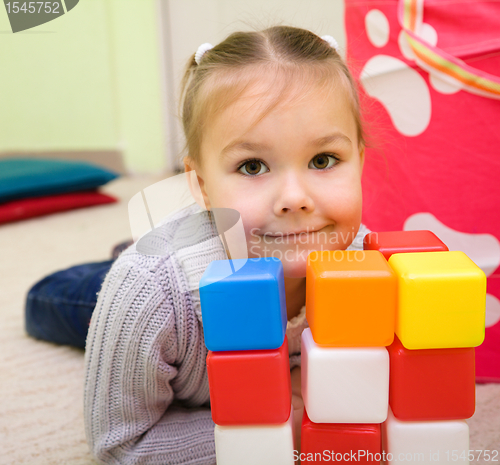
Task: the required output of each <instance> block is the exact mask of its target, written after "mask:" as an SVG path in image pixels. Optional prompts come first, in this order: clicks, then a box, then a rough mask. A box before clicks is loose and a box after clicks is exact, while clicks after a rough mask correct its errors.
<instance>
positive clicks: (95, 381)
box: [84, 26, 369, 464]
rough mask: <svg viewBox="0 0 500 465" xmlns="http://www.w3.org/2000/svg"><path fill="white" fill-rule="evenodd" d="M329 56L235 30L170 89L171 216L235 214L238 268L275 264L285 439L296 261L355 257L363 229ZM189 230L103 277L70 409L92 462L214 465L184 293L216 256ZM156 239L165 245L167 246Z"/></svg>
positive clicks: (278, 31) (358, 132)
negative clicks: (174, 246) (177, 157)
mask: <svg viewBox="0 0 500 465" xmlns="http://www.w3.org/2000/svg"><path fill="white" fill-rule="evenodd" d="M335 46H336V44H335V42H334V40H333V39H331V38H329V37H328V36H325V38H324V39H322V38H320V37H318V36H317V35H315V34H313V33H312V32H309V31H307V30H303V29H298V28H293V27H285V26H278V27H272V28H269V29H266V30H263V31H259V32H238V33H234V34H231V35H230V36H229V37H228V38H227V39H226V40H224V41H223V42H221V43H220V44H218V45H216V46H215V47H211V46H207V44H204V45H203V46H201V47H200V49H199V50H198V52H197V53H196V54H193V56H192V57H191V59H190V61H189V64H188V66H187V68H186V72H185V76H184V79H183V83H182V101H181V108H182V111H181V114H182V121H183V126H184V131H185V135H186V141H187V144H186V148H187V156H186V157H185V159H184V166H185V170H186V171H191V170H195V173H196V176H197V180H198V183H199V188H200V191H201V196H202V201H201V199H200V202H199V203H200V205H198V204H197V203H194V204H192V205H190V206H189V207H187V208H185V209H182V210H181V211H180V212H177V213H176V217H177V218H182V217H185V216H188V215H192V214H194V213H197V212H201V211H204V210H203V208H202V207H206V209H207V210H210V209H212V208H232V209H234V210H237V211H238V212H239V213H240V215H241V219H242V221H243V225H244V229H245V234H246V240H247V246H248V255H249V257H265V256H275V257H278V258H279V259H280V260H281V261H282V263H283V268H284V275H285V291H286V304H287V314H288V320H289V321H288V325H287V337H288V344H289V353H290V369H291V370H292V371H291V374H292V391H293V407H294V411H295V420H296V421H295V426H296V439H297V441H299V439H300V423H301V419H302V412H303V403H302V399H301V394H300V336H301V333H302V331H303V329H304V328H305V327H307V321H306V319H305V289H306V287H305V272H306V263H307V255H308V253H309V252H311V251H314V250H321V249H322V250H345V249H355V250H356V249H358V250H361V249H362V243H363V237H364V236H365V234H367V233H368V232H369V231H368V230H367V229H366V228H365V227H364V226H363V225H362V224H361V206H362V195H361V173H362V169H363V162H364V147H365V134H364V131H363V127H362V124H361V115H360V106H359V99H358V94H357V90H356V85H355V82H354V80H353V78H352V76H351V74H350V72H349V70H348V68H347V67H346V65H345V63H344V62H343V60H342V59H341V57H340V56H339V54H338V52H337V50H336V47H335ZM171 219H172V218H170V220H171ZM200 230H201V234H200V231H197V233H198V234H200V236H201V237H203V235H204V234H205V233H206V237H207V240H206V241H205V242H204V243H203V245H202V246H200V247H191V248H187V249H185V250H184V251H183V253H182V254H173V253H172V254H168V253H167V254H161V255H144V254H141V253H140V252H139V251H137V249H136V244H134V245H132V246H130V247H129V248H128V249H127V250H126V251H125V252H124V253H122V254H121V255H120V256H119V258H118V259H117V260H116V261H115V262H114V264H113V266H112V267H111V269H110V271H109V273H108V274H107V275H106V278H105V280H104V283H103V286H102V288H101V291H100V293H99V296H98V301H97V305H96V308H95V310H94V314H93V316H92V321H91V324H90V328H89V333H88V337H87V341H86V352H85V370H86V379H85V398H84V414H85V431H86V436H87V440H88V443H89V446H90V449H91V451H92V453H93V454H94V456H95V458H96V459H97V460H99V461H100V462H102V463H109V464H187V463H190V464H215V463H216V460H215V444H214V423H213V421H212V419H211V413H210V403H209V400H210V399H209V388H208V379H207V370H206V362H205V359H206V356H207V349H206V347H205V344H204V339H203V324H202V318H201V308H200V299H199V290H198V283H199V279H200V278H201V276H202V275H203V272H204V271H205V269H206V267H207V266H208V264H209V263H210V262H211V261H213V260H221V259H227V255H226V254H225V250H223V248H222V247H221V246H220V241H211V240H210V234H211V228H210V225H209V224H202V225H201V226H200ZM156 231H157V234H159V236H161V237H159V239H160V240H161V241H163V243H165V244H167V248H168V243H169V240H171V239H172V236H171V235H170V236H169V235H168V234H167V233H164V232H162V230H161V228H157V230H156ZM299 444H300V442H298V443H297V446H298V445H299Z"/></svg>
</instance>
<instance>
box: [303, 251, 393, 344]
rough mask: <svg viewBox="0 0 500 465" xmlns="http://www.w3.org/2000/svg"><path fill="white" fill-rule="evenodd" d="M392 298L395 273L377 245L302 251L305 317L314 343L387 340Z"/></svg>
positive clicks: (389, 330) (379, 342) (390, 334)
mask: <svg viewBox="0 0 500 465" xmlns="http://www.w3.org/2000/svg"><path fill="white" fill-rule="evenodd" d="M396 302H397V277H396V274H395V273H394V271H393V270H392V268H391V267H390V266H389V264H388V263H387V260H386V259H385V258H384V256H383V255H382V253H381V252H379V251H378V250H363V251H357V250H322V251H314V252H311V253H310V254H309V255H308V257H307V270H306V318H307V321H308V323H309V327H310V328H311V333H312V336H313V339H314V341H315V342H316V344H319V345H324V346H329V347H356V346H357V347H377V346H379V347H380V346H388V345H390V344H392V342H393V340H394V326H395V318H396Z"/></svg>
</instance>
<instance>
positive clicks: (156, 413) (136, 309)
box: [84, 253, 216, 465]
mask: <svg viewBox="0 0 500 465" xmlns="http://www.w3.org/2000/svg"><path fill="white" fill-rule="evenodd" d="M155 260H156V261H155ZM159 262H161V263H159ZM173 268H174V264H173V263H171V262H170V260H169V257H161V260H159V259H158V257H156V258H155V259H153V258H151V257H145V256H142V255H140V254H137V253H124V254H122V255H121V256H120V257H119V258H118V259H117V260H116V261H115V263H114V264H113V266H112V267H111V269H110V271H109V272H108V274H107V275H106V278H105V280H104V282H103V285H102V288H101V291H100V292H99V295H98V300H97V304H96V308H95V310H94V313H93V316H92V320H91V324H90V328H89V333H88V336H87V343H86V352H85V387H84V421H85V434H86V437H87V442H88V445H89V447H90V450H91V452H92V454H93V456H94V457H95V459H96V460H98V461H99V462H100V463H104V464H117V465H118V464H120V465H129V464H130V465H132V464H134V465H135V464H137V465H148V464H158V465H160V464H162V465H163V464H166V463H168V464H187V463H189V464H200V465H202V464H203V465H205V464H206V465H208V464H210V465H212V464H215V463H216V460H215V444H214V423H213V421H212V418H211V414H210V409H209V408H208V406H209V390H208V379H207V376H206V363H205V359H206V355H207V350H206V347H205V344H204V339H203V331H202V327H201V323H200V322H199V321H198V319H197V318H196V314H195V312H194V310H193V305H192V302H191V301H190V295H189V292H183V291H182V289H179V286H178V285H175V283H174V284H173V285H172V283H171V282H170V281H171V280H172V279H176V278H174V276H176V271H175V269H173ZM179 308H181V309H182V311H176V310H177V309H179ZM185 309H187V310H186V311H184V310H185Z"/></svg>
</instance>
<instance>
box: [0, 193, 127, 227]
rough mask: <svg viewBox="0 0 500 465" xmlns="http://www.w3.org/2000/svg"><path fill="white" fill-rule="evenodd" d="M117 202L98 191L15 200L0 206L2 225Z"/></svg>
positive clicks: (0, 222) (0, 221)
mask: <svg viewBox="0 0 500 465" xmlns="http://www.w3.org/2000/svg"><path fill="white" fill-rule="evenodd" d="M117 201H118V199H116V198H115V197H111V196H110V195H106V194H102V193H100V192H97V191H96V190H90V191H81V192H71V193H69V194H58V195H47V196H45V197H36V198H28V199H21V200H13V201H11V202H6V203H3V204H0V224H2V223H9V222H11V221H18V220H24V219H26V218H33V217H35V216H43V215H48V214H49V213H56V212H62V211H66V210H73V209H75V208H83V207H90V206H92V205H103V204H106V203H115V202H117Z"/></svg>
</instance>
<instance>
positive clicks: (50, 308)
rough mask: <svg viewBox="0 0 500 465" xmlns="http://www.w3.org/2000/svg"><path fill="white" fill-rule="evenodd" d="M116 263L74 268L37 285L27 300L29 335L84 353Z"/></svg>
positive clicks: (109, 261) (99, 263)
mask: <svg viewBox="0 0 500 465" xmlns="http://www.w3.org/2000/svg"><path fill="white" fill-rule="evenodd" d="M113 262H114V260H107V261H104V262H97V263H85V264H84V265H77V266H73V267H71V268H68V269H66V270H62V271H58V272H56V273H53V274H51V275H49V276H46V277H45V278H43V279H42V280H41V281H39V282H37V283H36V284H35V285H34V286H33V287H32V288H31V289H30V290H29V292H28V296H27V298H26V307H25V328H26V332H27V333H28V334H29V335H30V336H32V337H34V338H36V339H43V340H45V341H50V342H55V343H56V344H65V345H70V346H74V347H81V348H83V349H84V348H85V340H86V338H87V332H88V330H89V324H90V318H91V317H92V312H93V311H94V307H95V304H96V302H97V293H98V292H99V290H100V289H101V285H102V283H103V281H104V278H105V276H106V274H107V272H108V270H109V269H110V268H111V265H112V264H113Z"/></svg>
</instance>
